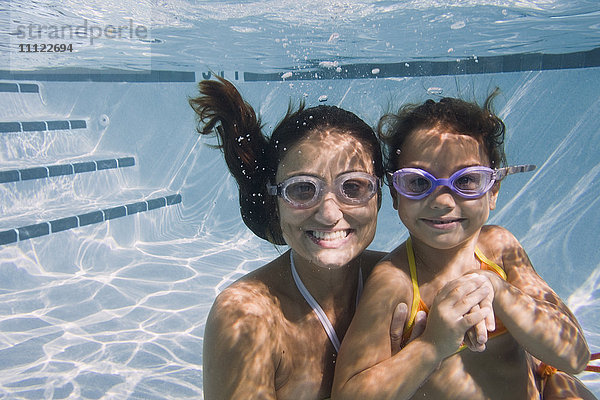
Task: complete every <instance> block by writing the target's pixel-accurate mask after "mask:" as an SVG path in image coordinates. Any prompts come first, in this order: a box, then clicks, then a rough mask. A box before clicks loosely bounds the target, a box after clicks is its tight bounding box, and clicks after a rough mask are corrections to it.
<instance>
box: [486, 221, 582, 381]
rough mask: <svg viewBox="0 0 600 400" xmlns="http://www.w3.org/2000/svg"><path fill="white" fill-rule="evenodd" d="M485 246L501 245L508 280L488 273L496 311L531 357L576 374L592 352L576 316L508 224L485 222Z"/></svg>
mask: <svg viewBox="0 0 600 400" xmlns="http://www.w3.org/2000/svg"><path fill="white" fill-rule="evenodd" d="M481 238H482V239H483V243H482V244H483V246H487V245H489V246H491V247H492V248H493V247H494V246H495V247H497V246H498V245H499V244H501V246H502V248H501V252H499V251H498V249H494V250H493V253H496V254H501V260H502V263H501V265H502V266H503V268H504V270H505V271H506V274H507V277H508V280H507V281H504V280H503V279H501V278H499V277H498V276H497V275H496V274H494V273H490V272H488V273H487V274H486V275H487V276H488V277H489V279H490V281H491V282H492V285H493V287H494V302H493V307H494V312H495V314H496V315H497V316H498V317H499V318H500V320H501V321H502V322H503V324H504V325H505V326H506V328H507V329H508V330H509V332H510V333H511V334H512V336H513V337H514V338H515V339H516V340H517V341H518V342H519V343H520V344H521V345H522V346H523V347H524V348H525V349H526V350H527V351H528V352H529V353H531V354H532V355H533V356H535V357H537V358H539V359H540V360H542V361H544V362H545V363H547V364H550V365H552V366H554V367H555V368H558V369H560V370H562V371H565V372H567V373H571V374H573V373H578V372H581V371H582V370H583V368H585V366H586V365H587V363H588V361H589V357H590V352H589V349H588V346H587V343H586V341H585V338H584V336H583V332H582V329H581V327H580V326H579V324H578V323H577V319H576V318H575V316H574V315H573V314H572V313H571V311H570V310H569V308H568V307H567V306H566V305H565V304H564V303H563V302H562V300H561V299H560V297H558V295H557V294H556V293H555V292H554V291H553V290H552V289H551V288H550V286H548V284H547V283H546V282H545V281H544V280H543V279H542V278H541V277H540V276H539V275H538V274H537V273H536V272H535V270H534V268H533V266H532V265H531V262H530V261H529V257H528V256H527V254H526V253H525V250H524V249H523V248H522V247H521V245H520V243H519V242H518V241H517V239H516V238H515V237H514V236H513V235H512V234H511V233H510V232H508V231H507V230H506V229H504V228H501V227H497V226H493V227H487V229H486V232H485V233H484V234H483V235H482V237H481Z"/></svg>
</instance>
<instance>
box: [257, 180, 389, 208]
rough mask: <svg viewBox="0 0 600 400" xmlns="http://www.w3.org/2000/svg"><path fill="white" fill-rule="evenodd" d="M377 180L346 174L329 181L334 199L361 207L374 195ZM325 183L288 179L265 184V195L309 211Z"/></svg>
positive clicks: (317, 201)
mask: <svg viewBox="0 0 600 400" xmlns="http://www.w3.org/2000/svg"><path fill="white" fill-rule="evenodd" d="M378 187H379V178H377V177H376V176H373V175H371V174H368V173H366V172H346V173H344V174H341V175H340V176H338V177H337V178H336V179H335V180H334V181H333V189H334V190H333V191H334V193H335V196H336V198H337V199H338V200H339V201H340V202H342V203H344V204H348V205H359V204H365V203H367V202H368V201H369V200H371V198H372V197H373V196H374V195H375V193H377V189H378ZM327 189H330V188H329V187H328V185H327V183H326V182H325V181H323V180H322V179H320V178H317V177H315V176H310V175H298V176H292V177H291V178H288V179H286V180H285V181H283V182H281V183H279V184H277V185H271V184H267V192H268V193H269V194H270V195H272V196H280V197H281V198H282V199H283V200H285V201H286V202H288V203H289V204H290V205H291V206H292V207H294V208H310V207H313V206H315V205H317V204H318V203H319V202H320V201H321V199H322V198H323V195H324V194H325V193H326V190H327Z"/></svg>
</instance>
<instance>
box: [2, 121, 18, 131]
mask: <svg viewBox="0 0 600 400" xmlns="http://www.w3.org/2000/svg"><path fill="white" fill-rule="evenodd" d="M0 132H5V133H6V132H21V124H20V123H18V122H0Z"/></svg>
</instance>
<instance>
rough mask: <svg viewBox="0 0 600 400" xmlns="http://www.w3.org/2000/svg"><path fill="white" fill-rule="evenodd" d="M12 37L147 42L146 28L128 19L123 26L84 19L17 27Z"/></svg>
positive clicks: (41, 39)
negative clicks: (72, 21) (74, 21)
mask: <svg viewBox="0 0 600 400" xmlns="http://www.w3.org/2000/svg"><path fill="white" fill-rule="evenodd" d="M15 29H16V31H15V33H14V36H16V37H17V38H18V39H26V40H39V41H44V40H48V41H51V40H75V39H88V40H89V43H90V44H91V45H93V44H94V40H98V39H102V38H105V39H125V40H127V39H129V40H147V39H148V36H149V34H148V28H147V27H146V26H144V25H141V24H136V23H134V22H133V20H132V19H129V21H128V23H127V24H125V25H111V24H107V25H96V24H91V23H90V22H88V20H87V19H84V20H83V22H82V23H81V24H80V25H70V24H67V25H40V24H28V25H17V26H16V27H15Z"/></svg>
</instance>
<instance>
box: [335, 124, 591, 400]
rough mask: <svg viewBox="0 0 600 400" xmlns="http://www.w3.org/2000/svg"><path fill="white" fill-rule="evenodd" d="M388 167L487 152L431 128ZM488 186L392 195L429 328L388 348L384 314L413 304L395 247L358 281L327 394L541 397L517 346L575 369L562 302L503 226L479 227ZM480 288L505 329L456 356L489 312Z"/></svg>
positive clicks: (483, 160) (581, 347) (576, 354)
mask: <svg viewBox="0 0 600 400" xmlns="http://www.w3.org/2000/svg"><path fill="white" fill-rule="evenodd" d="M398 164H399V165H398V166H397V167H398V168H404V167H413V168H422V169H424V170H426V171H428V172H429V173H431V174H433V175H434V176H436V177H438V178H448V177H449V176H451V175H452V174H453V173H454V172H456V171H457V170H459V169H461V168H464V167H467V166H471V165H484V166H489V160H488V158H487V156H486V154H485V152H484V151H483V146H482V145H480V144H479V143H478V142H477V141H476V140H475V139H473V138H472V137H470V136H466V135H460V134H457V133H455V132H448V131H447V130H446V129H444V127H436V128H434V129H431V130H421V131H416V132H413V133H412V134H411V135H409V137H408V138H407V139H406V141H405V143H404V144H403V148H402V153H401V156H400V157H399V160H398ZM498 189H499V187H498V186H496V187H494V188H493V189H492V190H491V191H490V192H488V193H486V194H485V195H484V196H482V197H480V198H478V199H469V200H467V199H464V198H461V197H460V196H458V195H456V194H455V193H453V192H452V191H451V190H450V189H449V188H447V187H443V186H442V187H438V188H436V190H435V191H434V192H433V193H432V194H431V195H429V196H428V197H426V198H424V199H421V200H410V199H407V198H404V197H402V196H400V195H398V194H396V193H395V192H394V191H393V192H392V193H393V196H394V207H395V208H396V209H397V210H398V215H399V216H400V218H401V219H402V222H403V223H404V224H405V225H406V226H407V228H408V229H409V231H410V234H411V237H412V241H413V248H414V252H415V259H416V266H417V275H418V283H419V289H420V294H421V298H422V300H423V301H424V302H425V303H426V304H427V305H428V307H429V308H430V313H429V316H428V318H427V327H426V328H425V331H424V333H423V335H422V336H421V337H419V338H417V339H416V340H414V341H412V342H410V343H409V344H407V345H406V347H404V348H403V349H402V350H401V351H400V352H398V353H397V354H396V355H393V354H392V353H391V352H390V350H389V337H388V332H387V329H386V327H387V326H389V324H390V319H391V315H392V311H393V310H394V308H395V307H396V305H397V304H398V303H399V302H404V303H407V304H412V297H413V290H412V284H411V279H410V272H409V266H408V260H407V255H406V246H405V244H402V245H400V246H399V247H398V248H397V249H395V250H394V251H392V252H391V253H390V254H389V255H388V256H387V257H386V258H385V259H384V260H383V261H382V262H381V263H380V264H379V265H378V266H377V267H376V268H375V270H374V271H373V273H372V275H371V277H370V279H369V281H368V282H367V285H366V286H365V292H364V294H363V297H362V299H361V303H360V305H359V308H358V310H357V313H356V315H355V319H354V320H353V321H352V324H351V326H350V328H349V331H348V332H347V335H346V338H345V340H344V343H343V344H342V348H341V350H340V354H339V358H338V363H337V368H336V377H335V381H334V388H333V396H332V397H333V398H334V399H337V398H339V399H350V398H369V399H379V398H382V399H387V398H394V399H409V398H415V399H417V398H418V399H421V398H433V399H487V398H494V399H515V398H519V399H535V398H539V394H538V391H537V387H536V383H535V380H534V377H533V375H532V373H531V365H530V364H529V357H528V356H527V354H526V352H525V350H524V349H525V348H526V349H527V350H528V351H529V352H530V353H531V354H533V355H534V356H536V357H538V358H540V359H542V360H543V361H545V362H547V363H549V364H552V365H554V366H556V367H558V368H560V369H563V370H566V371H569V372H577V371H580V370H581V369H582V368H583V367H584V366H585V363H587V358H588V357H589V351H588V349H587V344H586V343H585V339H584V338H583V334H582V332H581V328H580V327H579V325H578V324H577V321H576V320H575V318H574V317H573V315H572V314H571V313H570V311H569V310H568V308H567V307H566V306H565V305H564V304H563V303H562V301H561V300H560V298H559V297H558V296H557V295H556V294H555V293H554V292H553V291H552V289H551V288H550V287H549V286H548V285H547V284H546V283H545V282H544V281H543V279H541V278H540V277H539V276H538V275H537V274H536V273H535V271H534V269H533V267H532V266H531V263H530V261H529V259H528V257H527V254H526V253H525V251H524V250H523V249H522V247H521V246H520V244H519V243H518V241H517V240H516V239H515V238H514V237H513V236H512V235H511V234H510V233H509V232H508V231H506V230H505V229H503V228H501V227H497V226H486V227H482V226H483V224H484V223H485V221H486V220H487V218H488V216H489V212H490V210H492V209H493V208H494V207H495V204H496V198H497V195H498ZM476 245H477V246H478V247H479V248H480V249H481V250H482V252H483V253H484V254H485V255H486V256H488V258H490V259H492V260H493V261H494V262H496V263H497V264H498V265H500V266H501V267H502V268H503V269H504V270H505V272H506V273H507V276H508V281H503V280H502V279H501V278H500V277H499V276H498V275H496V274H495V273H492V272H489V271H482V270H480V269H479V268H480V267H479V262H478V261H477V260H476V258H475V256H474V249H475V246H476ZM489 296H492V304H493V312H494V314H495V315H496V316H497V317H499V319H500V320H501V321H502V322H503V323H504V325H505V326H506V327H507V329H508V330H509V333H507V334H504V335H500V336H498V337H497V338H494V339H491V340H489V341H488V342H487V343H486V347H485V350H484V351H482V352H471V351H469V350H463V351H461V352H459V353H456V354H455V352H456V350H458V347H459V346H460V344H461V343H462V342H463V340H464V338H465V337H464V335H465V333H466V332H467V330H468V329H470V328H472V327H473V326H475V325H477V324H479V323H481V322H482V321H485V320H486V317H489V314H486V312H485V311H486V310H485V308H484V307H483V301H484V299H489ZM476 306H477V307H476ZM486 324H487V322H486ZM488 326H489V325H488ZM357 348H360V349H361V351H360V352H356V351H354V349H357Z"/></svg>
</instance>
